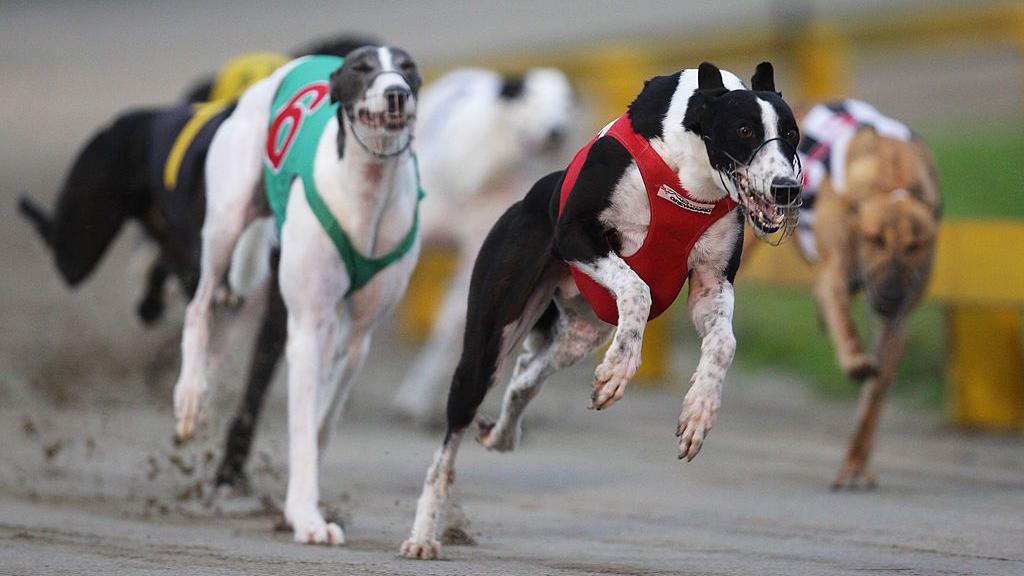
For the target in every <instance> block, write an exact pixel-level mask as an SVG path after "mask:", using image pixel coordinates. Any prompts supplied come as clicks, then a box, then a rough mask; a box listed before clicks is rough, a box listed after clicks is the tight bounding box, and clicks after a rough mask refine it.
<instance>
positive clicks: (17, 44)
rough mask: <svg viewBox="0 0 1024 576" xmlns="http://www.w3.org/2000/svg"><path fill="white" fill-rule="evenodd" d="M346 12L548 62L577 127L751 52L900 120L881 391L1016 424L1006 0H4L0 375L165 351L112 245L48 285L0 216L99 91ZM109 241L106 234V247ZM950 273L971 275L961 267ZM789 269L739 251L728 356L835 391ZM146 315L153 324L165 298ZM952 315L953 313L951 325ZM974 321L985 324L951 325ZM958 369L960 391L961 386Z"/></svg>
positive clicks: (124, 372) (266, 46)
mask: <svg viewBox="0 0 1024 576" xmlns="http://www.w3.org/2000/svg"><path fill="white" fill-rule="evenodd" d="M349 31H354V32H360V33H370V34H374V35H377V36H379V37H381V38H383V39H386V40H387V41H389V42H392V43H395V44H398V45H401V46H404V47H405V48H407V49H408V50H410V51H411V52H412V53H413V54H414V55H415V56H416V58H417V59H418V61H419V62H420V65H421V67H422V68H423V69H424V70H425V71H426V73H427V77H428V79H429V78H432V77H436V76H438V75H439V74H441V73H443V72H445V71H446V70H448V69H451V68H453V67H456V66H462V65H485V66H488V67H493V68H497V69H500V70H506V71H516V70H522V69H525V68H526V67H528V66H534V65H553V66H557V67H559V68H562V69H563V70H564V71H565V72H566V73H567V74H568V75H569V76H570V77H571V79H572V80H573V82H574V83H575V85H576V87H577V88H578V89H579V92H580V95H581V98H582V102H583V103H584V107H585V111H586V118H587V119H588V121H587V125H585V126H582V127H581V128H580V132H579V134H578V136H579V138H580V140H582V139H583V138H586V137H588V136H589V134H591V133H592V132H593V130H594V129H596V128H597V127H599V126H601V125H603V124H604V123H605V122H606V121H607V120H608V119H610V118H612V117H614V116H616V115H618V114H619V113H621V110H622V109H623V107H624V105H625V104H626V103H628V101H629V100H630V99H631V98H632V97H633V96H634V95H635V93H636V92H637V90H638V89H639V87H640V86H641V84H642V81H643V80H644V79H645V78H648V77H650V76H651V75H654V74H658V73H670V72H672V71H674V70H677V69H679V68H684V67H692V66H695V65H696V64H697V63H699V62H700V61H701V60H705V59H706V60H712V61H714V62H716V63H717V64H719V65H720V66H722V67H724V68H728V69H730V70H733V71H735V72H737V73H738V74H739V75H740V76H748V75H749V72H750V71H751V70H752V69H753V66H754V65H755V64H756V63H757V62H758V61H760V60H762V59H770V60H772V61H773V62H774V63H775V66H776V70H777V82H778V83H779V85H780V87H781V89H782V91H783V93H784V94H785V96H786V98H787V100H788V101H790V102H791V103H794V104H800V103H807V102H812V101H816V100H820V99H824V98H832V97H838V96H853V97H857V98H861V99H864V100H867V101H868V102H871V103H872V104H874V105H875V106H876V107H878V108H879V109H880V110H881V111H882V112H883V113H885V114H888V115H891V116H893V117H895V118H898V119H900V120H903V121H905V122H906V123H908V124H909V125H910V126H911V127H912V128H914V129H915V130H916V131H918V132H919V133H921V134H922V135H923V136H924V138H925V140H926V141H927V142H928V144H929V145H930V146H931V147H932V150H933V151H934V153H935V155H936V159H937V162H938V167H939V171H940V175H941V182H942V188H943V193H944V197H945V203H946V212H945V217H946V221H945V222H946V224H947V227H946V231H945V232H944V234H943V240H942V244H941V248H940V253H939V257H938V264H937V271H936V277H935V284H936V285H935V286H934V287H933V290H932V292H933V295H934V297H933V298H932V299H930V300H929V302H928V303H927V304H926V305H924V306H923V307H921V308H920V309H919V310H918V312H917V313H916V314H915V315H914V319H913V328H912V336H911V343H910V346H909V350H908V353H907V356H906V358H905V360H904V362H903V371H902V374H901V376H900V378H899V379H898V383H897V387H896V395H897V396H899V397H901V400H898V401H902V402H905V403H907V404H909V405H913V406H920V407H923V408H926V409H938V408H940V407H945V409H946V410H947V411H948V413H949V415H950V416H951V417H953V418H955V419H957V420H958V421H960V422H961V423H964V424H967V425H977V426H983V427H995V428H1015V427H1020V426H1021V423H1022V421H1024V418H1022V410H1024V392H1022V389H1024V382H1022V381H1021V380H1022V379H1024V376H1022V372H1021V359H1020V355H1021V354H1020V308H1021V303H1022V301H1024V300H1022V299H1024V276H1022V273H1021V267H1022V266H1024V264H1022V259H1024V255H1022V253H1021V251H1020V244H1019V242H1020V241H1021V240H1020V239H1021V238H1022V236H1021V234H1022V232H1021V227H1022V226H1024V224H1022V223H1021V222H1020V220H1019V219H1020V218H1022V217H1024V163H1022V160H1024V8H1022V7H1021V5H1020V4H1019V3H1006V2H983V1H977V2H971V3H963V2H945V1H927V2H917V1H911V0H901V1H894V2H886V3H878V2H872V1H866V0H835V1H810V0H792V1H788V0H775V1H762V2H757V1H738V0H714V1H711V0H708V1H697V2H670V1H649V0H648V1H637V2H630V3H629V4H628V7H627V6H626V5H624V4H622V3H620V2H600V1H595V2H587V3H583V4H581V3H577V2H568V1H561V0H544V1H540V0H521V1H519V2H515V3H506V2H498V1H492V0H486V1H479V0H475V1H471V2H469V1H467V2H387V1H379V0H377V1H370V0H367V1H357V0H351V1H346V2H337V3H328V4H324V3H322V2H312V1H305V0H299V1H292V2H287V3H268V4H263V5H260V6H259V7H253V6H252V5H251V3H249V2H240V1H239V2H234V1H229V0H224V1H215V2H209V1H204V2H190V1H180V2H173V3H168V2H127V1H125V2H116V1H106V0H95V1H90V2H39V1H33V2H17V1H14V2H12V1H4V2H2V3H0V38H2V44H3V49H2V52H0V71H2V78H3V81H2V82H0V125H2V126H3V129H2V130H0V168H2V169H0V174H2V178H3V181H2V184H0V194H2V202H0V214H3V215H4V217H5V219H6V220H7V222H8V225H7V226H5V227H4V228H3V232H2V234H3V241H4V246H5V248H4V250H3V251H0V270H2V272H3V273H2V276H0V277H2V278H3V280H2V283H3V289H2V290H3V291H2V293H3V294H4V305H3V306H4V314H3V316H4V318H5V321H4V324H5V330H4V331H3V334H2V335H0V342H2V344H3V356H4V359H3V360H4V362H5V365H7V366H8V369H9V370H10V371H11V375H10V378H12V379H14V380H18V381H22V380H24V382H25V383H27V384H29V386H30V387H31V386H33V384H32V382H35V383H36V384H35V385H43V384H40V383H46V382H50V383H51V384H52V381H60V382H61V384H60V385H45V386H44V387H45V388H47V389H49V393H51V394H55V395H56V396H58V397H60V396H62V395H65V394H73V392H72V391H69V390H65V389H64V388H73V386H71V384H70V383H69V380H68V379H69V378H70V379H71V380H72V381H79V382H89V381H91V382H92V383H94V384H97V385H99V384H100V382H101V381H103V382H109V381H110V376H111V371H113V372H115V373H118V374H119V376H124V377H128V374H134V373H135V370H136V369H137V367H138V366H137V363H136V362H137V360H138V358H139V356H140V355H146V356H147V357H150V358H152V356H153V355H154V348H155V349H157V350H158V351H159V354H165V355H166V356H167V358H165V361H166V362H165V363H166V364H167V365H169V366H173V365H174V364H175V361H176V360H175V359H174V356H175V353H176V350H174V348H176V346H172V343H173V341H174V334H175V329H176V328H175V327H171V328H165V329H163V330H164V331H163V333H162V334H161V333H160V331H158V333H157V334H153V333H148V332H145V331H143V330H142V328H141V327H140V326H138V325H135V324H132V323H131V321H132V319H131V318H128V317H127V314H126V313H125V312H126V311H125V303H126V302H129V301H131V298H133V296H131V295H132V294H134V293H135V285H134V284H132V283H131V282H129V278H130V274H129V273H128V272H130V270H126V268H130V266H131V264H126V262H130V261H131V258H124V257H117V256H110V257H108V260H107V261H108V264H107V265H106V266H104V267H103V268H102V269H101V271H100V276H99V281H94V282H90V283H89V284H88V285H86V286H85V287H83V288H82V289H80V290H79V291H78V293H76V294H75V295H74V296H73V297H71V296H69V295H68V294H67V293H66V291H65V290H64V289H63V287H61V286H60V285H59V283H58V282H57V279H56V277H54V275H53V274H52V270H51V269H50V267H49V263H48V262H47V259H48V258H47V256H46V255H45V253H44V252H43V250H42V248H41V247H40V246H37V245H36V238H34V237H31V236H30V235H29V234H28V228H27V226H25V225H24V224H23V222H22V221H21V220H20V219H18V218H16V217H15V215H14V197H15V196H16V194H18V193H23V192H29V193H31V194H33V195H35V196H37V197H40V198H42V199H45V200H50V199H52V198H53V197H54V195H55V193H56V191H57V190H58V188H59V185H60V182H61V179H62V178H63V176H64V175H65V173H66V170H67V168H68V166H69V164H70V161H71V160H72V158H73V155H74V154H75V153H76V151H77V150H78V149H79V147H80V146H81V145H82V144H83V143H84V141H85V140H86V139H87V137H88V136H89V135H90V134H91V133H92V132H93V131H95V130H96V129H97V128H98V127H99V126H100V125H102V124H103V123H105V122H107V121H109V119H111V118H112V117H113V116H114V115H115V114H117V113H118V112H120V111H123V110H125V109H127V108H130V107H133V106H142V105H155V104H165V103H172V102H175V101H177V100H178V99H179V98H180V97H181V96H182V94H183V93H184V92H185V90H186V89H187V87H189V86H190V85H191V83H192V82H194V81H195V80H196V79H198V78H200V77H202V76H204V75H209V74H211V73H213V72H215V71H216V70H217V69H218V68H219V67H220V66H221V65H222V64H223V63H224V62H226V61H228V60H229V59H230V58H231V57H233V56H236V55H238V54H240V53H244V52H249V51H281V52H287V51H290V50H292V49H294V48H295V47H296V46H299V45H303V44H307V43H309V42H310V41H312V40H315V39H319V38H324V37H330V36H332V35H335V34H338V33H341V32H349ZM568 154H569V153H568V152H567V158H566V159H568ZM986 239H988V240H989V241H990V244H991V241H994V242H995V244H994V245H991V246H990V245H988V244H985V242H986ZM1010 240H1013V241H1010ZM133 242H134V243H136V244H137V243H138V239H137V238H135V239H132V238H128V239H125V240H122V241H121V243H120V247H119V250H121V251H122V253H121V256H124V254H125V253H127V252H130V251H131V250H132V249H133V246H134V244H133ZM446 269H447V268H446V264H445V256H444V255H443V254H440V255H437V254H433V255H431V254H427V255H425V257H424V266H423V267H422V269H421V271H420V272H419V274H418V276H417V281H416V282H417V283H416V284H414V286H419V287H420V288H421V289H419V290H417V289H414V290H412V291H411V293H412V294H413V298H411V299H410V301H409V302H408V303H407V304H406V306H405V307H404V309H403V311H402V313H401V314H400V316H399V318H400V321H401V322H402V323H403V325H402V326H400V328H399V330H398V332H401V333H403V334H404V336H405V337H406V339H407V340H411V341H412V343H415V341H416V339H417V338H419V337H420V336H422V334H423V332H424V330H425V327H426V325H427V323H428V322H429V319H430V313H431V310H432V302H434V301H435V295H436V294H437V293H439V290H440V289H439V288H437V286H438V280H439V279H440V278H441V277H443V274H444V271H445V270H446ZM975 271H977V272H978V274H974V273H973V272H975ZM965 276H972V277H974V279H973V280H971V281H970V282H968V284H970V285H969V286H968V285H966V284H965V283H964V282H965V281H964V280H963V278H964V277H965ZM809 279H810V275H809V274H808V272H807V270H806V269H805V268H804V267H803V265H802V264H801V263H800V262H799V260H798V259H797V258H796V257H795V252H793V251H790V250H778V251H775V250H761V251H760V252H759V254H758V256H757V258H754V259H753V260H751V261H749V262H746V263H745V264H744V269H743V270H742V272H741V274H740V278H739V280H738V286H739V291H740V296H739V298H738V306H737V317H736V332H737V337H738V340H739V342H740V350H741V352H740V353H739V354H738V355H737V362H738V364H739V365H740V366H742V367H746V368H750V369H771V370H776V371H784V372H786V373H789V374H792V375H793V376H795V377H796V378H798V379H799V380H800V381H802V382H804V383H805V384H806V385H807V386H809V387H811V388H812V389H813V390H815V391H816V393H820V394H821V395H823V396H826V397H839V398H849V397H852V396H853V395H855V394H856V387H855V386H854V385H853V384H851V383H849V382H847V380H846V379H845V378H844V377H843V376H842V375H841V373H840V372H839V370H838V369H837V368H836V366H835V362H834V360H833V354H832V350H831V347H830V345H829V343H828V340H827V338H825V337H824V334H823V332H822V331H821V330H820V329H819V327H818V322H817V319H816V312H815V310H814V305H813V302H812V300H811V297H810V295H809V293H808V290H807V286H808V282H809ZM432 289H433V290H434V291H433V292H431V290H432ZM417 293H418V294H420V297H419V298H417V297H416V295H417ZM685 316H686V315H685V314H682V313H678V311H677V314H676V315H675V316H672V317H669V318H667V319H665V320H662V321H660V322H659V323H658V325H657V327H656V328H655V330H654V332H653V333H652V336H651V338H650V340H651V341H650V342H649V343H648V350H646V351H645V359H646V363H645V372H644V376H645V377H646V378H647V380H648V381H650V382H654V383H658V382H661V381H663V380H665V379H670V378H671V379H673V380H679V379H683V378H684V374H685V372H686V371H687V370H688V369H687V367H686V366H687V362H688V358H689V356H687V355H686V353H684V354H682V355H673V354H671V353H670V352H671V351H672V350H676V349H681V350H691V351H692V350H693V348H694V344H695V341H694V337H693V331H692V328H691V327H690V326H689V322H688V320H687V319H686V318H685ZM859 316H865V314H863V313H861V314H859ZM168 317H169V318H172V319H175V321H174V322H171V324H176V319H177V318H179V317H180V314H178V313H177V312H176V311H175V310H171V311H169V314H168ZM957 318H961V319H962V320H963V321H964V322H966V323H967V325H968V328H966V329H965V330H966V332H963V330H962V331H961V333H957V332H955V331H954V330H953V327H954V326H955V325H956V324H955V320H956V319H957ZM114 326H116V327H117V329H116V330H115V329H113V327H114ZM979 333H980V334H983V335H985V336H986V337H985V338H983V339H980V340H979V339H978V338H973V337H971V336H970V335H972V334H979ZM992 339H996V340H999V342H1000V344H999V346H995V347H994V348H993V345H992ZM972 342H973V344H972ZM971 346H982V347H985V346H987V347H990V348H992V349H995V348H998V349H999V350H1000V352H999V353H998V354H995V356H998V357H993V355H992V354H985V353H983V351H982V354H981V356H982V358H984V361H983V362H980V363H979V362H978V361H977V360H976V359H974V360H972V358H976V357H977V356H978V354H975V351H972V350H967V351H964V347H971ZM168 347H169V348H168ZM1014 351H1016V354H1014ZM82 359H88V360H89V361H88V362H84V363H83V362H81V360H82ZM97 359H100V360H102V362H96V361H95V360H97ZM979 364H980V365H979ZM958 370H959V371H958ZM119 371H120V372H119ZM172 371H173V370H172ZM163 380H165V378H157V379H156V381H163ZM149 381H153V378H150V379H149ZM968 386H969V387H972V389H977V390H981V391H982V392H979V393H978V394H980V395H981V396H978V395H975V396H973V397H970V398H965V397H964V393H963V390H962V388H964V387H968ZM965 402H966V403H968V404H970V405H969V406H963V405H962V404H964V403H965ZM958 403H959V404H958Z"/></svg>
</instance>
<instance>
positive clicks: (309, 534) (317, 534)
mask: <svg viewBox="0 0 1024 576" xmlns="http://www.w3.org/2000/svg"><path fill="white" fill-rule="evenodd" d="M292 530H294V534H295V541H296V542H298V543H300V544H326V545H328V546H339V545H341V544H344V543H345V532H344V531H343V530H342V529H341V526H338V525H337V524H335V523H334V522H327V521H325V520H324V519H323V518H322V517H321V516H320V515H319V514H316V515H307V516H306V517H305V518H302V519H301V520H297V521H293V522H292Z"/></svg>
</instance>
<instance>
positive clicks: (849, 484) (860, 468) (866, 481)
mask: <svg viewBox="0 0 1024 576" xmlns="http://www.w3.org/2000/svg"><path fill="white" fill-rule="evenodd" d="M877 487H878V482H877V481H876V478H875V474H874V473H873V472H871V471H870V470H868V467H867V464H866V463H865V462H861V461H849V460H847V461H846V462H844V463H843V465H842V467H840V468H839V472H838V473H837V474H836V478H835V480H833V481H832V490H834V491H838V490H850V491H854V490H874V489H875V488H877Z"/></svg>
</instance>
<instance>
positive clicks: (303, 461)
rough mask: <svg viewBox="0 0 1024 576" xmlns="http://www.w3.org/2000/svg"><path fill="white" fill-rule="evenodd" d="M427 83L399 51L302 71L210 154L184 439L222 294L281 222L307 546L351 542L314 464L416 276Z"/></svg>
mask: <svg viewBox="0 0 1024 576" xmlns="http://www.w3.org/2000/svg"><path fill="white" fill-rule="evenodd" d="M420 84H421V79H420V75H419V72H418V70H417V68H416V64H415V62H414V61H413V60H412V58H411V57H410V56H409V55H408V54H407V53H406V52H404V51H402V50H400V49H398V48H394V47H389V46H385V47H364V48H360V49H358V50H355V51H354V52H352V53H350V54H349V55H348V57H346V58H345V59H344V61H343V60H342V59H340V58H336V57H327V56H310V57H306V58H300V59H298V60H294V61H292V62H291V63H289V64H288V65H286V66H284V67H282V68H280V69H278V70H277V71H276V72H274V74H273V75H271V76H270V77H269V78H267V79H265V80H262V81H260V82H258V83H256V84H255V85H253V87H252V88H250V89H249V90H247V91H246V92H245V94H243V96H242V98H241V100H239V103H238V106H237V107H236V109H235V111H234V113H233V114H232V115H231V116H230V117H229V118H228V119H227V120H225V121H224V124H223V125H222V126H221V128H220V130H218V132H217V134H216V135H215V136H214V139H213V142H212V144H211V146H210V152H209V154H208V155H207V160H206V173H207V200H206V201H207V209H206V220H205V221H204V223H203V233H202V260H201V268H200V277H199V284H198V286H197V287H196V291H195V296H194V297H193V299H192V301H191V302H190V303H189V305H188V308H187V310H186V313H185V326H184V330H183V333H182V343H181V348H182V363H181V374H180V376H179V378H178V382H177V383H176V385H175V388H174V412H175V418H176V420H177V426H176V431H177V436H178V438H179V439H181V440H187V439H188V438H189V437H190V436H191V435H192V434H193V431H194V430H195V428H196V425H197V423H198V419H199V415H200V408H201V406H202V401H203V397H204V395H205V393H206V390H207V384H206V356H207V345H208V333H209V324H210V306H211V303H212V299H213V294H214V290H215V288H216V287H217V285H218V284H219V283H220V281H221V278H222V277H223V275H224V273H225V272H226V271H227V268H228V264H229V260H230V259H231V254H232V251H233V249H234V247H235V244H236V242H237V241H238V239H239V237H240V236H241V234H242V232H243V229H245V227H246V225H247V224H249V223H250V222H253V221H254V220H257V219H259V220H260V222H256V224H257V225H262V223H263V222H267V221H272V222H274V223H275V224H276V228H277V233H278V234H277V235H278V238H279V244H280V263H279V283H280V289H281V295H282V297H283V300H284V303H285V306H286V308H287V314H288V344H287V351H286V353H287V357H288V429H289V443H290V449H289V463H288V464H289V478H288V490H287V497H286V500H285V518H286V520H287V521H288V523H289V524H290V525H291V526H292V528H293V529H294V536H295V540H296V541H298V542H304V543H322V544H340V543H343V542H344V534H343V532H342V530H341V527H340V526H338V525H337V524H335V523H329V522H326V521H325V520H324V517H323V515H322V514H321V513H320V511H319V509H318V500H319V492H320V491H319V477H318V476H319V470H318V458H319V455H320V454H321V453H322V452H323V450H324V449H325V448H326V446H327V444H328V442H329V440H330V438H331V434H332V430H333V428H334V424H335V422H336V421H337V419H338V417H339V415H340V412H341V409H342V407H343V405H344V403H345V399H346V397H347V395H348V391H349V389H350V387H351V385H352V382H353V380H354V379H355V377H356V376H357V375H358V374H359V372H360V369H361V367H362V364H363V361H364V359H365V357H366V353H367V352H368V351H369V347H370V338H371V336H372V333H373V330H374V328H375V327H376V325H377V324H378V322H380V321H381V320H382V319H383V318H384V317H385V316H386V315H387V314H388V313H389V312H390V311H391V310H392V309H393V307H394V306H395V305H396V304H397V302H398V300H399V299H400V298H401V296H402V294H403V292H404V291H405V287H406V283H407V282H408V278H409V274H410V273H411V272H412V269H413V267H414V266H415V265H416V260H417V257H418V254H419V234H418V218H417V214H418V205H419V199H420V196H421V194H420V190H421V189H420V186H419V176H418V171H417V166H416V158H415V156H414V155H413V152H412V150H411V143H412V133H413V124H414V120H415V115H416V98H417V94H418V91H419V87H420ZM271 218H272V220H271ZM270 251H271V246H270V245H269V244H268V245H266V246H265V250H264V251H263V253H262V256H259V252H258V251H253V252H251V253H254V254H257V257H262V258H267V257H269V253H270ZM231 264H232V267H234V266H237V265H243V264H244V263H240V262H238V261H237V260H236V261H234V262H231ZM232 276H233V277H234V274H232ZM251 281H252V279H250V282H251ZM242 291H243V292H244V290H242Z"/></svg>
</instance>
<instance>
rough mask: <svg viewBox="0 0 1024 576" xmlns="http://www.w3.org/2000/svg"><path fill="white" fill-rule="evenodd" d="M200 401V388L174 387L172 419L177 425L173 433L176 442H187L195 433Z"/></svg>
mask: <svg viewBox="0 0 1024 576" xmlns="http://www.w3.org/2000/svg"><path fill="white" fill-rule="evenodd" d="M202 399H203V388H202V387H201V386H187V387H186V386H175V387H174V417H175V420H176V424H177V425H176V428H175V433H176V439H177V441H178V442H185V441H188V440H189V439H191V438H192V435H193V434H194V433H195V430H196V424H197V423H198V421H199V412H200V408H201V406H202Z"/></svg>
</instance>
